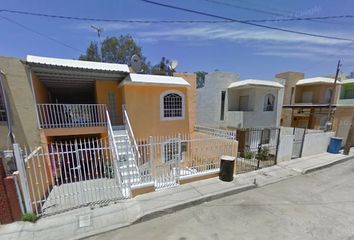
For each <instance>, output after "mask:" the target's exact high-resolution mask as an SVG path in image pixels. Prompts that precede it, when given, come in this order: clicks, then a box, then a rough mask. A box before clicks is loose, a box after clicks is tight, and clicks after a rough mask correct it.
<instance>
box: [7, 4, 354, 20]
mask: <svg viewBox="0 0 354 240" xmlns="http://www.w3.org/2000/svg"><path fill="white" fill-rule="evenodd" d="M206 1H207V0H206ZM0 12H7V13H12V14H20V15H29V16H35V17H46V18H57V19H64V20H75V21H95V22H119V23H235V22H236V23H237V22H238V20H231V19H229V20H221V21H220V20H219V21H213V20H129V19H107V18H89V17H74V16H64V15H53V14H45V13H36V12H27V11H17V10H9V9H0ZM279 16H280V15H279ZM283 16H284V15H283ZM343 18H354V15H336V16H322V17H288V18H278V19H250V20H240V21H243V22H248V23H257V22H287V21H309V20H321V19H343Z"/></svg>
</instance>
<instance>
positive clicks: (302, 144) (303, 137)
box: [299, 128, 306, 158]
mask: <svg viewBox="0 0 354 240" xmlns="http://www.w3.org/2000/svg"><path fill="white" fill-rule="evenodd" d="M305 136H306V128H304V135H302V141H301V149H300V156H299V158H301V157H302V150H303V149H304V141H305Z"/></svg>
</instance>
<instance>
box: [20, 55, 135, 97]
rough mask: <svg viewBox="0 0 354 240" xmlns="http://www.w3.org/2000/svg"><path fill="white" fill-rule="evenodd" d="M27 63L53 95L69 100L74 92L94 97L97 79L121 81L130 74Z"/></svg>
mask: <svg viewBox="0 0 354 240" xmlns="http://www.w3.org/2000/svg"><path fill="white" fill-rule="evenodd" d="M26 64H27V65H29V66H30V69H31V71H32V72H33V73H34V74H35V75H36V76H37V77H38V79H39V80H40V81H41V82H42V83H43V84H44V85H45V86H46V87H47V88H48V90H49V91H50V92H51V93H52V94H53V95H55V96H60V98H61V99H65V98H67V99H68V100H69V99H72V97H73V96H72V95H73V94H74V95H81V98H92V97H93V96H94V87H95V81H96V80H97V81H100V80H117V81H118V83H119V82H121V81H122V80H123V79H124V78H125V77H126V76H127V75H128V74H129V73H126V72H121V71H107V70H96V69H84V68H82V69H81V68H72V67H63V66H55V65H48V64H39V63H29V62H26Z"/></svg>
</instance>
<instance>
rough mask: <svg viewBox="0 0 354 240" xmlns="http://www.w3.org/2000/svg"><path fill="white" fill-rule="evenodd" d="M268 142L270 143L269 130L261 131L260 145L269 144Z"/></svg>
mask: <svg viewBox="0 0 354 240" xmlns="http://www.w3.org/2000/svg"><path fill="white" fill-rule="evenodd" d="M269 142H270V129H263V130H262V139H261V144H269Z"/></svg>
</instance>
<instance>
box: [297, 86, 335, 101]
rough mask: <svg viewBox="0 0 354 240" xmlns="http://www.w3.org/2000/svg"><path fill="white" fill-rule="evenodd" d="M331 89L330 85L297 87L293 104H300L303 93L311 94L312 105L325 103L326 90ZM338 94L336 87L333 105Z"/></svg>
mask: <svg viewBox="0 0 354 240" xmlns="http://www.w3.org/2000/svg"><path fill="white" fill-rule="evenodd" d="M332 87H333V85H332V84H318V85H310V86H297V87H296V91H295V102H296V103H302V102H303V99H302V96H303V93H304V92H312V103H326V101H325V95H326V90H327V89H331V88H332ZM338 94H339V85H337V87H336V91H335V95H334V98H332V101H333V102H334V103H335V102H336V101H335V100H336V99H337V98H338Z"/></svg>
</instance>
